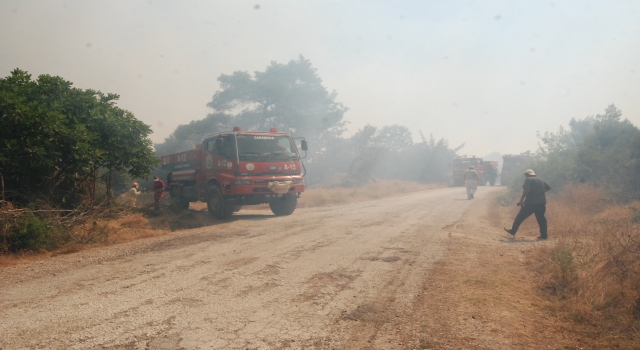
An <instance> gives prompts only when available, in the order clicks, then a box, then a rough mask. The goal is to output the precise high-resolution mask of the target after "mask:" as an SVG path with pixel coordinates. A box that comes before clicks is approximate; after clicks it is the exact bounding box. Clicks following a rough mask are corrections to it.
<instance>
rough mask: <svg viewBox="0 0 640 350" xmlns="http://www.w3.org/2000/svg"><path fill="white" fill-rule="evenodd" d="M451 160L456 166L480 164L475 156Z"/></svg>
mask: <svg viewBox="0 0 640 350" xmlns="http://www.w3.org/2000/svg"><path fill="white" fill-rule="evenodd" d="M453 162H454V164H455V165H456V166H458V167H468V166H475V165H479V164H480V159H477V158H465V159H456V160H454V161H453Z"/></svg>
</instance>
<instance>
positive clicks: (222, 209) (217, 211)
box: [207, 186, 234, 220]
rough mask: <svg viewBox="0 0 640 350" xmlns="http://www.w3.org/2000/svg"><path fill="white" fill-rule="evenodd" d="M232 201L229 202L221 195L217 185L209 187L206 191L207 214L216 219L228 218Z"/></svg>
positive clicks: (230, 213) (231, 208)
mask: <svg viewBox="0 0 640 350" xmlns="http://www.w3.org/2000/svg"><path fill="white" fill-rule="evenodd" d="M233 207H234V206H233V203H229V202H227V201H226V200H225V199H224V196H222V192H220V189H219V188H218V187H217V186H211V187H209V190H208V191H207V209H209V214H211V216H213V217H216V218H218V219H223V220H224V219H228V218H230V217H231V215H232V214H233Z"/></svg>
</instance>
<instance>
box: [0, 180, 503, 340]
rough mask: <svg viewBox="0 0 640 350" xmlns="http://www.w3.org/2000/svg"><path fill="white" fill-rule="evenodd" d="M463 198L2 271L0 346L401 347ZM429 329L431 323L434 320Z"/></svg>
mask: <svg viewBox="0 0 640 350" xmlns="http://www.w3.org/2000/svg"><path fill="white" fill-rule="evenodd" d="M494 190H496V188H490V187H485V188H481V189H480V190H479V191H478V193H477V194H476V198H477V199H475V200H473V201H470V200H466V195H465V193H464V189H461V188H453V189H449V188H446V189H438V190H432V191H426V192H418V193H413V194H408V195H403V196H398V197H393V198H385V199H380V200H374V201H369V202H363V203H356V204H349V205H344V206H336V207H328V208H310V209H301V210H298V211H296V212H295V213H294V214H293V215H291V216H287V217H274V216H272V215H271V214H270V213H269V212H267V211H253V212H252V211H241V212H240V213H238V214H236V215H237V216H234V220H232V221H231V222H227V223H222V224H219V225H214V226H210V227H206V228H200V229H194V230H187V231H182V232H179V233H175V234H173V235H171V236H165V237H158V238H152V239H147V240H143V241H138V242H132V243H127V244H121V245H116V246H111V247H107V248H100V249H95V250H91V251H84V252H79V253H75V254H69V255H64V256H58V257H54V258H50V259H46V260H42V261H37V262H32V263H29V264H25V265H20V266H15V267H7V268H4V269H2V270H0V273H1V275H2V279H1V280H0V348H1V349H5V350H6V349H19V348H54V349H181V348H183V349H271V348H337V349H347V348H367V347H371V348H394V347H395V348H403V345H402V340H401V339H398V337H397V336H396V335H394V334H396V331H395V329H393V327H394V326H393V325H394V324H396V323H397V322H396V320H399V319H402V318H406V317H409V316H410V315H411V313H412V312H413V310H412V308H413V307H414V303H415V300H416V298H417V297H418V296H419V295H420V294H421V293H422V291H423V289H422V286H423V284H424V282H425V280H427V279H428V278H429V274H430V273H431V271H432V269H433V268H434V263H435V262H437V261H438V260H439V259H441V258H442V257H443V254H445V251H446V249H445V245H446V243H447V241H448V240H450V239H451V234H450V233H449V232H447V231H446V230H443V227H445V226H447V225H451V224H452V223H454V222H456V221H457V220H459V219H460V218H461V217H462V215H463V214H464V213H465V211H467V210H468V209H469V208H470V207H471V206H472V205H474V204H475V205H476V206H477V205H481V201H482V199H483V197H485V196H486V195H487V194H488V193H490V192H492V191H494ZM432 317H433V318H437V317H438V315H432Z"/></svg>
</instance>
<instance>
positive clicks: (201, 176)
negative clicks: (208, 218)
mask: <svg viewBox="0 0 640 350" xmlns="http://www.w3.org/2000/svg"><path fill="white" fill-rule="evenodd" d="M300 139H301V141H300V146H301V147H300V148H301V149H302V150H303V151H305V156H306V151H307V142H306V140H304V138H300ZM162 167H163V168H164V169H167V170H169V171H171V172H170V173H169V175H168V176H167V190H168V192H169V194H170V198H171V202H172V206H173V207H174V208H176V209H178V210H184V209H187V208H188V207H189V203H190V202H196V201H202V202H206V203H207V207H208V209H209V213H210V214H211V215H212V216H214V217H217V218H219V219H227V218H229V217H230V216H231V215H232V214H233V213H234V212H236V211H238V210H240V208H241V207H242V205H252V204H263V203H268V204H269V207H270V208H271V211H272V212H273V213H274V214H275V215H278V216H279V215H289V214H291V213H293V211H294V210H295V209H296V205H297V203H298V197H300V194H301V193H302V192H304V189H305V183H304V175H305V170H304V165H303V164H302V157H301V155H300V152H299V151H298V147H297V146H296V143H295V141H294V138H293V137H292V135H291V134H288V133H279V132H277V130H276V129H274V128H272V129H271V130H270V131H269V132H255V131H249V132H244V131H242V130H241V129H240V127H234V128H233V131H229V132H221V133H217V134H213V135H210V136H207V137H205V138H204V140H203V141H202V144H200V145H196V149H195V150H191V151H186V152H180V153H176V154H170V155H167V156H164V157H162Z"/></svg>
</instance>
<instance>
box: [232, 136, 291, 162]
mask: <svg viewBox="0 0 640 350" xmlns="http://www.w3.org/2000/svg"><path fill="white" fill-rule="evenodd" d="M236 137H237V140H238V156H239V157H240V160H250V161H290V160H292V159H294V158H297V153H296V151H295V148H294V147H293V145H292V143H291V139H290V138H289V137H286V136H268V135H264V136H263V135H237V136H236Z"/></svg>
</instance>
